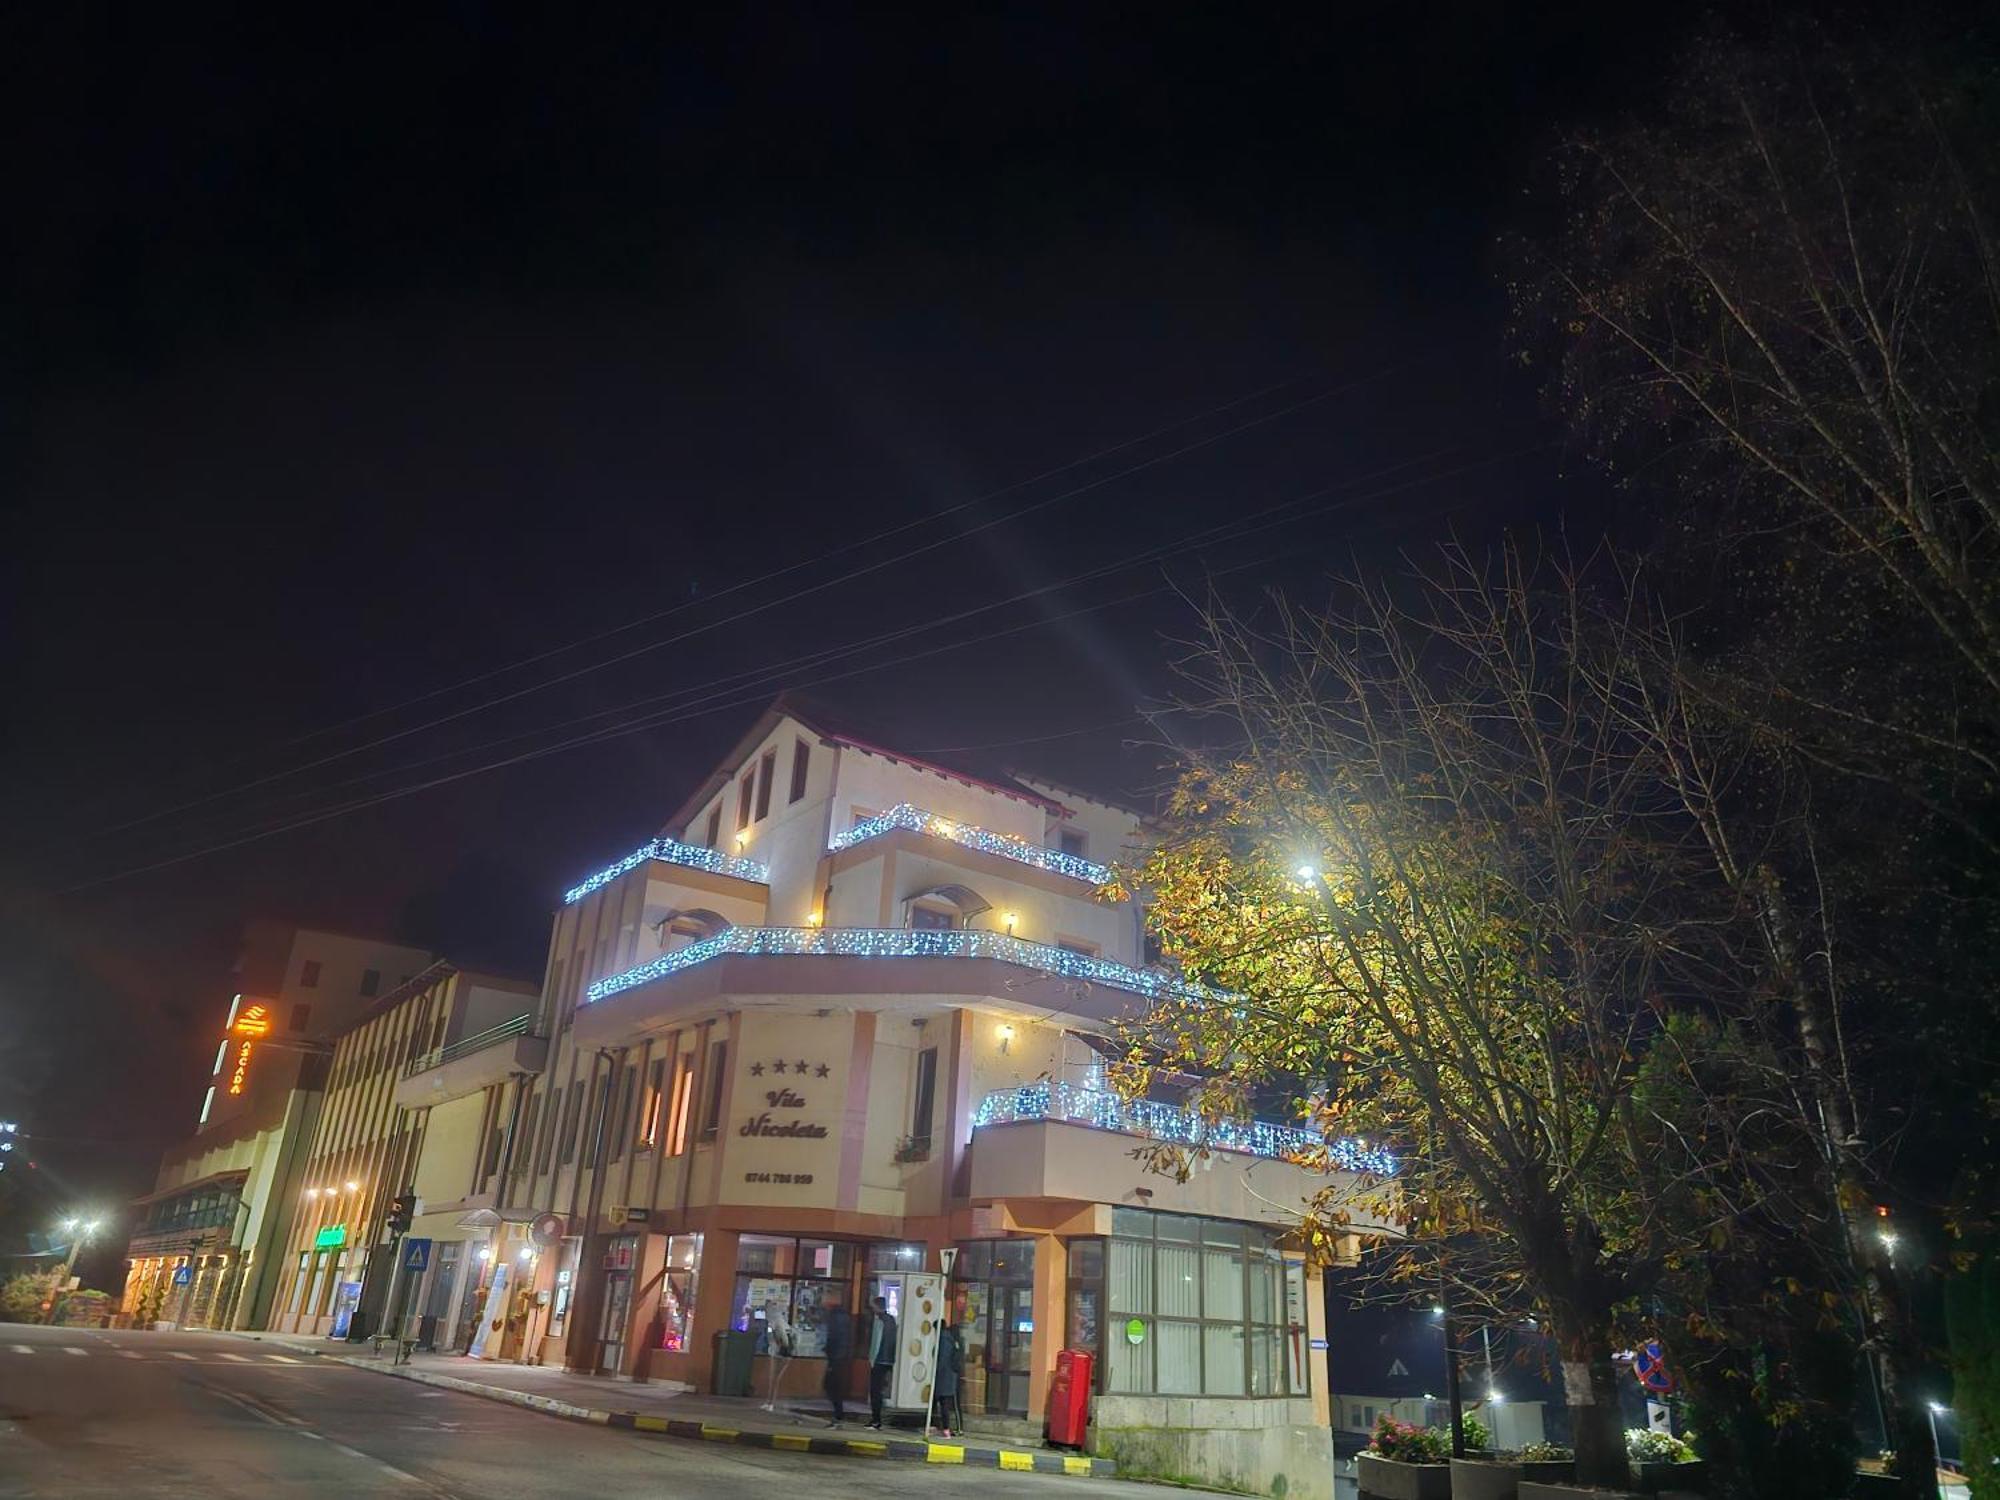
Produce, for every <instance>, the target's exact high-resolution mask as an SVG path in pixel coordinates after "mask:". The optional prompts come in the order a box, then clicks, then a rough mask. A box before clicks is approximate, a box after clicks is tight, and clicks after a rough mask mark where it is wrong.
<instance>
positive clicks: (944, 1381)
mask: <svg viewBox="0 0 2000 1500" xmlns="http://www.w3.org/2000/svg"><path fill="white" fill-rule="evenodd" d="M964 1370H965V1340H963V1339H962V1338H960V1337H959V1336H958V1330H957V1329H956V1328H954V1327H952V1326H951V1324H949V1323H947V1324H945V1325H944V1326H943V1327H942V1328H940V1329H939V1330H938V1352H937V1379H935V1380H934V1381H932V1382H931V1411H932V1413H933V1415H934V1416H935V1417H936V1423H935V1425H936V1426H938V1427H940V1428H942V1429H943V1431H944V1435H945V1436H946V1437H950V1436H951V1435H952V1434H953V1433H954V1432H958V1431H961V1430H963V1428H964V1426H965V1418H964V1417H963V1416H962V1415H961V1414H960V1412H959V1407H958V1384H959V1379H960V1376H961V1375H962V1374H963V1372H964Z"/></svg>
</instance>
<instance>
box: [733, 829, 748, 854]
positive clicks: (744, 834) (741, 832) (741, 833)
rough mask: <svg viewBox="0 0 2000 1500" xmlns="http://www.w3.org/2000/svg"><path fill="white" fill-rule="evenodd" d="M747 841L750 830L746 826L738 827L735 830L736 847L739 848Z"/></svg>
mask: <svg viewBox="0 0 2000 1500" xmlns="http://www.w3.org/2000/svg"><path fill="white" fill-rule="evenodd" d="M749 842H750V830H749V829H747V828H739V829H737V830H736V847H737V848H739V849H741V848H742V847H743V846H744V845H745V844H747V843H749Z"/></svg>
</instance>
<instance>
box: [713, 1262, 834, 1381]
mask: <svg viewBox="0 0 2000 1500" xmlns="http://www.w3.org/2000/svg"><path fill="white" fill-rule="evenodd" d="M853 1285H854V1246H853V1245H851V1244H848V1243H846V1242H845V1241H842V1240H808V1239H792V1238H789V1237H781V1236H776V1235H767V1234H746V1235H744V1236H742V1237H741V1238H740V1239H739V1240H738V1241H737V1244H736V1299H735V1303H734V1307H735V1311H734V1314H733V1316H732V1318H731V1320H730V1321H731V1326H733V1327H735V1328H736V1329H738V1330H739V1331H741V1332H746V1333H754V1334H756V1335H757V1352H758V1353H759V1354H768V1353H770V1352H772V1351H771V1348H770V1339H771V1329H772V1328H773V1326H775V1325H776V1324H778V1323H780V1322H782V1323H783V1324H785V1325H786V1326H787V1327H788V1328H789V1329H790V1332H791V1337H792V1349H791V1352H792V1353H793V1354H795V1355H798V1356H800V1357H802V1358H817V1357H819V1356H822V1355H824V1354H825V1353H826V1315H827V1313H828V1312H829V1311H831V1310H832V1309H833V1308H834V1307H836V1306H838V1307H845V1308H847V1309H848V1310H849V1311H852V1310H853V1308H852V1298H853Z"/></svg>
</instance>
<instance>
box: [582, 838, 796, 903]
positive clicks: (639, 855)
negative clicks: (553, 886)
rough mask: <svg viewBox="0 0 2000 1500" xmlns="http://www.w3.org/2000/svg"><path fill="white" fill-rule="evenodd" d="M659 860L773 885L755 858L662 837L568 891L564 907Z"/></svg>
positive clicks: (763, 867) (769, 873)
mask: <svg viewBox="0 0 2000 1500" xmlns="http://www.w3.org/2000/svg"><path fill="white" fill-rule="evenodd" d="M655 859H657V860H661V861H663V862H665V863H667V864H670V865H686V866H687V867H688V868H689V869H693V870H707V871H710V872H711V873H713V874H716V875H733V876H735V877H736V878H737V879H738V880H754V881H755V882H756V883H757V884H759V885H769V884H770V883H771V870H770V867H769V866H768V865H760V864H758V863H757V861H755V860H754V859H742V858H740V857H738V856H737V855H734V854H718V853H717V852H716V851H715V850H713V849H704V848H702V847H701V846H700V845H699V844H683V843H682V842H681V841H680V840H679V839H670V838H665V837H661V838H657V839H652V840H649V841H648V842H646V843H644V844H642V845H640V846H639V847H638V848H637V849H634V850H633V851H632V852H631V853H630V854H628V855H626V856H625V857H624V858H623V859H621V860H619V861H618V863H617V864H615V865H611V866H609V867H607V868H605V869H602V870H599V871H598V872H597V873H596V874H595V875H593V876H591V877H590V879H588V880H586V881H584V883H583V884H582V885H579V886H574V887H572V888H571V889H569V890H567V891H564V892H563V905H565V906H570V905H573V904H575V903H576V902H578V901H581V900H582V899H583V898H584V897H585V896H588V895H589V894H590V893H591V892H592V891H594V890H598V889H600V888H601V887H603V886H607V885H609V884H611V882H612V881H614V880H616V879H617V878H618V877H619V876H620V875H623V874H624V873H625V872H626V871H627V870H636V869H638V868H639V866H641V865H643V864H645V863H646V862H647V861H649V860H655Z"/></svg>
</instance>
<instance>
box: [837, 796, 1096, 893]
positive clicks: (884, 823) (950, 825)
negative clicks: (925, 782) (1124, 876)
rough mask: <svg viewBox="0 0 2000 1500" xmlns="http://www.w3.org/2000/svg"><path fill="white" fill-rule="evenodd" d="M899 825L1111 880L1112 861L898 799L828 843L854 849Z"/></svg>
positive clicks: (1090, 878)
mask: <svg viewBox="0 0 2000 1500" xmlns="http://www.w3.org/2000/svg"><path fill="white" fill-rule="evenodd" d="M897 828H907V829H908V830H909V831H910V832H912V833H921V834H925V835H928V836H929V837H931V838H937V839H948V840H949V841H951V842H952V843H954V844H963V845H964V846H965V847H966V848H968V849H977V850H978V851H979V852H980V853H982V854H995V855H998V856H999V857H1000V858H1002V859H1011V860H1014V861H1016V862H1018V863H1020V864H1024V865H1033V866H1034V867H1035V868H1036V869H1038V870H1047V871H1049V872H1050V873H1051V874H1054V875H1067V876H1068V877H1069V878H1070V879H1071V880H1081V881H1083V882H1084V883H1085V884H1087V885H1108V884H1109V883H1110V881H1111V867H1110V866H1109V865H1100V864H1098V863H1097V861H1095V860H1091V859H1085V858H1084V857H1083V856H1082V855H1080V854H1065V853H1063V851H1062V850H1060V849H1044V848H1043V847H1042V846H1041V845H1040V844H1031V843H1029V842H1028V841H1027V840H1026V839H1022V838H1016V837H1015V836H1014V835H1013V834H1011V833H993V832H990V831H989V830H987V829H984V828H976V827H974V826H973V825H972V824H970V823H959V822H955V821H953V820H952V819H950V818H941V817H939V816H938V815H937V814H936V813H934V812H926V811H925V810H924V809H923V808H921V807H914V806H912V805H911V804H910V803H908V802H899V803H897V804H896V805H895V806H894V807H892V808H890V809H889V810H888V811H887V812H885V813H877V814H876V815H875V816H874V817H872V818H863V819H862V820H861V821H860V822H859V823H856V824H855V825H854V826H853V827H852V828H850V829H848V830H847V831H846V832H844V833H837V834H835V835H834V836H833V838H832V839H831V840H829V841H828V843H827V846H826V847H827V848H828V849H829V850H832V851H835V852H838V851H839V850H842V849H851V848H853V847H854V846H855V845H856V844H861V843H866V842H867V841H868V840H869V839H872V838H880V837H881V836H882V835H883V834H885V833H888V832H890V831H891V830H892V829H897Z"/></svg>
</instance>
